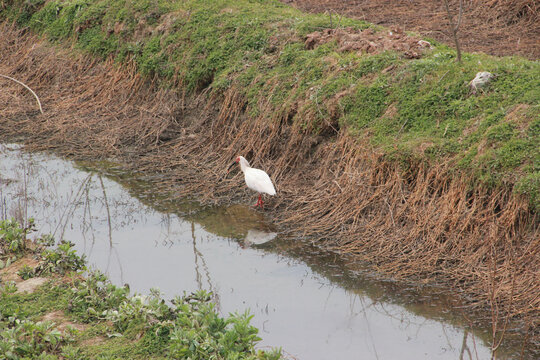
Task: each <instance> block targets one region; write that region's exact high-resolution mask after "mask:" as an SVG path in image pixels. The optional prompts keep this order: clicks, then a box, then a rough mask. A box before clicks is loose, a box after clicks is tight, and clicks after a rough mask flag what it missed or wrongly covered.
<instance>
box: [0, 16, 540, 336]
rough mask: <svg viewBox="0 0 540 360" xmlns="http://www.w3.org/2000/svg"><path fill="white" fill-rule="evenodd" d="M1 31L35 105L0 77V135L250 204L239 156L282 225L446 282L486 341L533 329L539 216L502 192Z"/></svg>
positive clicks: (391, 267)
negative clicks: (267, 178)
mask: <svg viewBox="0 0 540 360" xmlns="http://www.w3.org/2000/svg"><path fill="white" fill-rule="evenodd" d="M0 32H1V33H3V34H5V39H6V41H3V42H0V73H3V74H9V75H10V76H15V75H16V77H17V78H18V79H20V80H21V81H23V82H24V83H26V84H28V85H29V86H31V87H32V88H33V89H34V90H35V91H36V93H37V94H39V96H40V98H41V100H42V104H43V108H44V114H43V115H42V114H40V113H39V112H37V111H36V110H35V104H34V103H32V101H31V100H32V98H31V97H30V95H29V94H28V93H27V92H26V91H24V89H22V90H21V88H20V87H17V85H16V84H10V83H8V84H6V85H5V86H2V87H1V88H0V118H2V122H1V124H0V138H2V139H4V140H6V139H8V140H9V141H13V139H16V138H22V139H24V140H25V142H26V144H27V145H28V146H29V147H31V148H34V149H41V150H44V149H46V150H55V151H57V152H59V153H61V154H67V155H71V156H74V157H78V158H96V157H116V158H117V159H119V160H120V161H122V162H123V163H125V164H127V165H126V166H129V167H131V168H132V169H136V170H139V171H144V172H148V173H152V174H155V173H160V175H161V176H160V177H159V178H160V180H159V181H156V182H155V188H156V191H172V192H173V194H175V195H176V196H178V198H181V197H184V196H197V199H199V200H200V201H201V202H203V203H206V204H212V203H213V204H226V203H231V202H239V201H242V202H248V201H251V199H252V198H253V194H252V193H249V192H248V191H247V190H245V187H244V186H243V183H242V179H241V177H240V176H239V175H238V173H232V174H230V175H229V176H227V174H226V168H227V166H228V164H229V163H230V162H231V161H232V159H233V158H234V156H236V155H239V154H242V155H244V156H246V157H247V158H248V159H249V160H250V161H251V163H252V165H254V166H256V167H260V168H264V169H265V170H267V171H268V173H270V174H271V175H272V178H273V180H274V181H275V183H276V185H277V191H278V196H276V197H275V198H272V199H271V200H269V201H268V202H267V204H268V205H269V206H268V207H267V215H268V216H269V217H272V220H273V222H274V223H275V224H276V225H277V226H279V227H280V228H281V229H284V231H289V232H291V233H294V234H296V235H297V236H304V237H306V238H307V239H309V240H311V241H313V242H315V243H317V244H318V245H320V246H324V247H326V248H329V249H333V250H335V251H337V252H339V253H343V254H351V255H353V256H354V257H355V259H358V260H359V261H365V262H366V263H368V264H371V266H372V268H373V269H375V270H377V271H379V272H381V273H383V274H386V275H387V276H389V277H392V278H395V279H403V280H405V279H407V280H415V281H419V282H422V283H429V284H444V285H446V286H449V287H450V288H451V289H452V290H453V291H456V292H459V293H461V294H462V295H463V297H464V298H465V299H467V300H468V302H469V304H470V306H471V307H472V308H488V309H489V308H490V309H491V312H490V313H491V314H492V318H491V321H492V324H493V328H494V339H495V337H496V336H500V331H501V329H503V328H505V326H506V325H505V324H506V320H508V319H510V320H516V321H520V322H521V324H522V326H523V328H525V327H527V328H528V329H533V330H530V331H532V332H533V338H536V339H538V336H540V334H539V333H538V329H539V328H540V327H539V326H540V323H539V320H540V298H539V297H538V294H540V282H539V281H538V279H540V236H539V235H540V234H539V226H538V225H539V222H538V218H537V214H536V213H534V212H532V211H530V210H529V208H528V202H527V200H526V199H524V198H520V197H519V196H517V195H515V194H513V193H512V191H511V190H510V189H507V188H499V189H497V190H490V189H487V188H482V187H474V188H473V187H471V186H470V184H469V182H470V179H468V178H466V177H464V176H463V175H462V174H456V173H452V172H450V171H449V167H448V166H447V165H446V164H440V165H438V166H427V165H426V164H424V163H420V162H418V163H411V164H408V166H407V167H404V166H396V164H395V162H392V161H389V160H387V159H385V157H384V156H383V155H381V154H379V153H378V152H377V151H375V150H374V149H372V148H371V147H370V146H369V145H368V144H367V143H365V142H362V141H361V140H357V139H355V138H353V137H351V136H349V135H347V133H346V131H345V130H339V129H335V130H336V131H333V132H329V133H328V134H326V135H325V136H313V135H308V134H306V133H305V131H303V130H302V129H301V128H300V127H299V125H297V124H294V123H293V124H291V123H290V121H289V119H290V113H289V112H293V111H295V110H294V106H291V108H290V109H289V110H287V111H282V112H276V113H273V114H272V116H271V119H270V120H268V114H264V115H261V117H260V118H256V119H249V121H248V119H247V118H246V116H247V115H246V114H245V113H243V111H242V110H243V108H244V105H245V100H244V99H243V98H242V97H241V96H240V95H239V92H238V91H236V89H234V88H231V89H230V90H228V91H227V93H226V94H225V96H224V98H222V99H208V98H207V97H205V95H204V94H203V95H201V96H200V97H199V98H190V99H189V100H188V99H185V98H184V97H183V96H182V94H179V93H177V92H176V91H174V90H166V89H159V88H157V87H156V86H155V85H154V84H153V83H152V82H151V81H148V80H145V79H143V78H141V77H140V76H139V75H137V74H136V73H135V70H134V69H133V68H127V69H119V68H118V67H115V66H114V65H113V64H112V63H109V62H105V63H99V62H96V61H94V60H90V59H89V58H86V57H82V56H81V57H79V58H77V59H75V61H74V60H72V58H70V56H69V55H68V53H67V51H61V50H59V49H51V48H49V47H48V45H47V44H46V43H45V42H43V41H40V40H39V39H37V38H36V37H32V36H28V35H23V34H22V33H21V32H20V31H18V30H15V29H14V28H11V27H10V26H9V25H6V24H3V25H2V26H1V27H0ZM263 105H264V104H263ZM388 116H391V114H389V115H388ZM534 329H536V330H534Z"/></svg>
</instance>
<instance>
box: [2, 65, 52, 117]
mask: <svg viewBox="0 0 540 360" xmlns="http://www.w3.org/2000/svg"><path fill="white" fill-rule="evenodd" d="M0 76H1V77H3V78H6V79H8V80H11V81H15V82H16V83H17V84H19V85H22V86H24V87H25V88H26V89H27V90H28V91H30V92H31V93H32V95H34V97H35V98H36V101H37V103H38V105H39V111H40V112H41V113H42V114H43V108H42V107H41V101H39V98H38V96H37V95H36V93H35V92H34V91H33V90H32V89H30V88H29V87H28V86H27V85H26V84H24V83H22V82H20V81H19V80H17V79H14V78H12V77H10V76H7V75H2V74H0Z"/></svg>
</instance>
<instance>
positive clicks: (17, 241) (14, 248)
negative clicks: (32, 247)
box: [0, 218, 34, 255]
mask: <svg viewBox="0 0 540 360" xmlns="http://www.w3.org/2000/svg"><path fill="white" fill-rule="evenodd" d="M33 229H34V219H32V218H30V219H28V225H27V226H26V227H23V226H22V225H21V224H19V223H18V222H17V221H15V219H11V220H7V219H6V220H2V221H0V255H2V254H16V255H18V254H22V253H23V252H24V251H25V250H26V234H27V233H28V232H29V231H32V230H33Z"/></svg>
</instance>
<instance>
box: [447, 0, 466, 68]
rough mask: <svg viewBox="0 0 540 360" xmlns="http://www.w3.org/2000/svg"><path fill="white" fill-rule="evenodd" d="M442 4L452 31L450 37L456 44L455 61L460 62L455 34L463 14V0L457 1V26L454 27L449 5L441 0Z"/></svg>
mask: <svg viewBox="0 0 540 360" xmlns="http://www.w3.org/2000/svg"><path fill="white" fill-rule="evenodd" d="M443 2H444V7H445V8H446V14H447V15H448V21H449V22H450V30H451V31H452V37H453V38H454V43H455V44H456V51H457V61H458V62H461V47H460V45H459V38H458V36H457V32H458V29H459V25H461V17H462V14H463V0H460V1H459V16H458V24H457V25H454V17H453V16H452V12H451V11H450V5H449V4H448V0H443Z"/></svg>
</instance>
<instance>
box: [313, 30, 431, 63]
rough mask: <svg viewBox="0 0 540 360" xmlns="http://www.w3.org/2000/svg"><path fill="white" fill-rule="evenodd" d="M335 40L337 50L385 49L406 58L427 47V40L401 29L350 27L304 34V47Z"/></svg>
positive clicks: (414, 55)
mask: <svg viewBox="0 0 540 360" xmlns="http://www.w3.org/2000/svg"><path fill="white" fill-rule="evenodd" d="M334 40H335V41H337V43H338V44H339V46H340V47H339V49H338V51H340V52H342V51H356V52H358V53H360V54H362V53H363V54H365V53H368V54H375V53H380V52H383V51H387V50H394V51H396V52H400V53H403V56H404V57H405V58H407V59H418V58H420V56H421V53H422V50H424V49H425V48H428V47H429V46H430V44H429V43H428V42H427V41H421V40H420V39H418V38H415V37H413V36H409V35H406V34H405V33H404V32H403V30H402V29H399V28H396V29H392V30H391V31H389V32H383V31H379V32H375V31H373V29H371V28H370V29H365V30H355V29H352V28H337V29H325V30H323V31H315V32H313V33H311V34H308V35H307V36H306V42H305V44H306V48H308V49H313V48H315V47H317V46H319V45H321V44H325V43H327V42H330V41H334Z"/></svg>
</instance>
